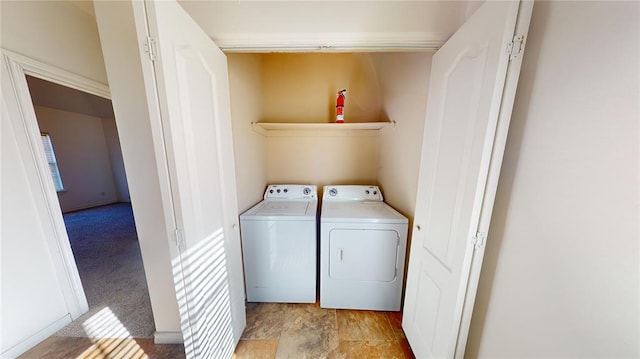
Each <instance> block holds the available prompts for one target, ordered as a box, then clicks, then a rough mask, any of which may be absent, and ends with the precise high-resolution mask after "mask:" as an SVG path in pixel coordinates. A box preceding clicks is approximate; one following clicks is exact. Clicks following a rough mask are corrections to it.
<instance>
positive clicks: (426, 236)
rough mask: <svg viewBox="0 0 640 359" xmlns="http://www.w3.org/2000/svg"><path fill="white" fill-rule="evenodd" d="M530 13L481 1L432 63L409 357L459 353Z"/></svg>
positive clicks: (409, 296) (408, 308) (407, 323)
mask: <svg viewBox="0 0 640 359" xmlns="http://www.w3.org/2000/svg"><path fill="white" fill-rule="evenodd" d="M532 8H533V3H532V2H531V1H523V2H518V1H509V2H506V1H505V2H493V1H487V2H485V3H484V4H483V5H482V6H481V7H480V8H479V9H478V10H477V11H476V13H475V14H474V15H473V16H472V17H471V18H469V19H468V20H467V22H466V23H465V24H464V25H463V26H462V27H461V28H460V29H459V30H458V31H457V32H456V33H455V34H454V35H453V36H452V37H451V38H450V39H449V40H448V41H447V42H446V43H445V44H444V45H443V46H442V48H441V49H440V50H438V52H437V53H436V54H435V55H434V57H433V63H432V69H431V77H430V83H429V99H428V102H427V114H426V122H425V129H424V140H423V149H422V157H421V168H420V175H419V182H418V183H419V186H418V196H417V202H416V211H415V220H414V228H413V239H412V243H411V251H410V258H409V270H408V274H407V289H406V293H405V306H404V317H403V321H402V326H403V328H404V330H405V332H406V334H407V338H408V341H409V343H410V345H411V347H412V349H413V351H414V353H415V355H416V357H418V358H436V357H437V358H452V357H462V356H463V355H464V349H465V345H466V341H467V334H468V330H469V323H470V318H471V312H472V310H473V302H474V299H475V294H476V288H477V282H478V278H479V272H480V265H481V262H482V255H483V253H484V238H486V233H487V231H488V227H489V221H490V217H491V210H492V207H493V201H494V197H495V190H496V186H497V183H498V175H499V172H500V164H501V162H502V155H503V152H504V145H505V142H506V136H507V131H508V127H509V120H510V117H511V109H512V106H513V99H514V96H515V90H516V86H517V81H518V74H519V72H520V66H521V62H522V54H521V53H519V52H518V51H519V50H521V49H522V47H523V46H524V43H523V41H524V39H526V35H527V29H528V26H529V20H530V17H531V11H532ZM515 35H518V36H522V38H520V37H515Z"/></svg>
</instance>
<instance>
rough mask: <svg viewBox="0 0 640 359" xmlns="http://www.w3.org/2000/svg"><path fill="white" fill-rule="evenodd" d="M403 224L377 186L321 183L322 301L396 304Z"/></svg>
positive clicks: (328, 304) (354, 305)
mask: <svg viewBox="0 0 640 359" xmlns="http://www.w3.org/2000/svg"><path fill="white" fill-rule="evenodd" d="M407 227H408V220H407V218H406V217H404V216H403V215H402V214H400V213H399V212H398V211H396V210H395V209H393V208H391V206H389V205H388V204H386V203H384V202H383V198H382V193H380V189H379V188H378V187H377V186H325V187H324V194H323V197H322V214H321V216H320V306H321V307H323V308H342V309H366V310H384V311H398V310H400V300H401V296H402V282H403V280H404V261H405V252H406V249H407Z"/></svg>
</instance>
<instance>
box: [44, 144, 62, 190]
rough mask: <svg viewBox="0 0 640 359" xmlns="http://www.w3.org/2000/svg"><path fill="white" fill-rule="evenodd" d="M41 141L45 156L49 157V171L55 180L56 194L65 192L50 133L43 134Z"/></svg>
mask: <svg viewBox="0 0 640 359" xmlns="http://www.w3.org/2000/svg"><path fill="white" fill-rule="evenodd" d="M40 139H41V140H42V145H43V146H44V154H45V155H46V157H47V162H48V163H49V171H50V172H51V178H53V186H54V187H55V188H56V192H60V191H64V186H63V185H62V177H60V169H58V162H57V161H56V154H55V153H54V152H53V145H52V144H51V137H49V134H48V133H41V134H40Z"/></svg>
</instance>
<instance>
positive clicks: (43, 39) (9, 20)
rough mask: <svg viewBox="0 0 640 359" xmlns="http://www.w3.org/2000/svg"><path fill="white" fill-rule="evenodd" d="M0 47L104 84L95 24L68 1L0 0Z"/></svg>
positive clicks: (105, 77) (103, 72) (104, 75)
mask: <svg viewBox="0 0 640 359" xmlns="http://www.w3.org/2000/svg"><path fill="white" fill-rule="evenodd" d="M0 8H1V11H0V13H1V14H0V16H1V23H2V32H1V35H0V36H1V37H0V45H1V46H2V48H4V49H7V50H11V51H13V52H17V53H19V54H21V55H24V56H28V57H30V58H32V59H35V60H39V61H41V62H44V63H46V64H49V65H53V66H55V67H58V68H61V69H64V70H67V71H70V72H73V73H76V74H78V75H81V76H84V77H87V78H89V79H92V80H96V81H98V82H102V83H107V75H106V72H105V69H104V62H103V60H102V49H101V47H100V41H99V39H98V29H97V27H96V22H95V19H94V18H93V17H91V15H89V14H87V13H86V12H84V11H82V10H81V9H80V8H78V7H76V6H74V5H73V3H72V2H71V1H1V2H0Z"/></svg>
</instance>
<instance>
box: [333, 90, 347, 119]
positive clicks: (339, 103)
mask: <svg viewBox="0 0 640 359" xmlns="http://www.w3.org/2000/svg"><path fill="white" fill-rule="evenodd" d="M345 92H347V89H343V90H341V91H338V99H337V100H336V123H343V122H344V93H345Z"/></svg>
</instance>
